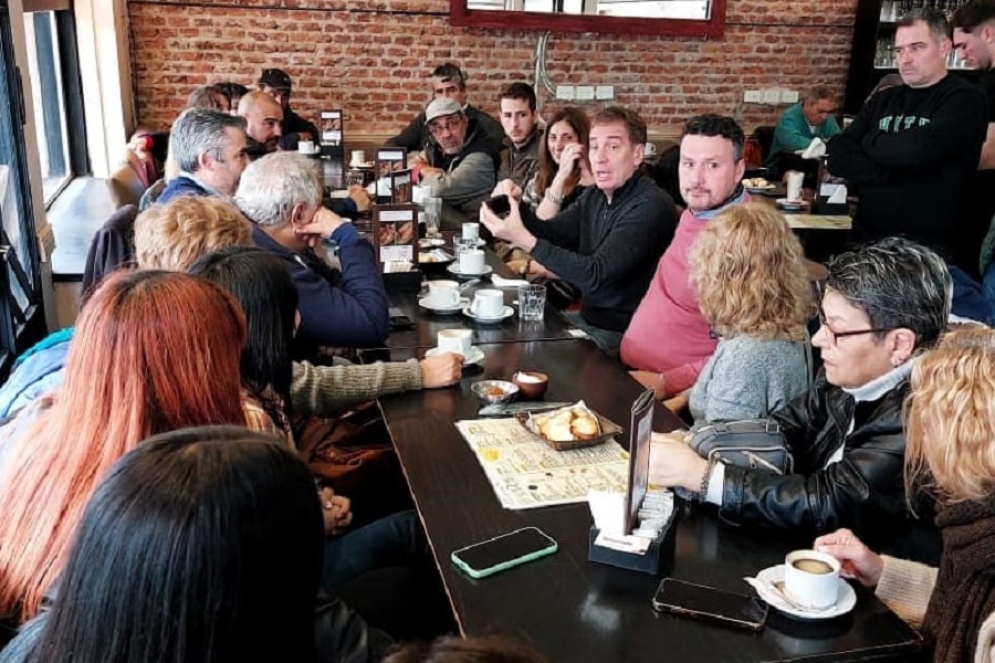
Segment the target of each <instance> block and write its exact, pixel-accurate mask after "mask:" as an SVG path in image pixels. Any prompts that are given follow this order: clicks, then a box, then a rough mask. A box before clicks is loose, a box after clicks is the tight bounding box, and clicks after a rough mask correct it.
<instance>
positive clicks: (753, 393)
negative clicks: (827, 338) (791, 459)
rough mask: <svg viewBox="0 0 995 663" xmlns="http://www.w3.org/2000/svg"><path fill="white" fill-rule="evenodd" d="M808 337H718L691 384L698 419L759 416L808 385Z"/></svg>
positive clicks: (778, 406)
mask: <svg viewBox="0 0 995 663" xmlns="http://www.w3.org/2000/svg"><path fill="white" fill-rule="evenodd" d="M810 364H811V361H810V359H809V349H808V342H807V340H805V341H788V340H784V339H773V340H765V339H759V338H756V337H753V336H747V335H741V336H735V337H733V338H729V339H722V340H721V341H719V345H718V347H717V348H716V349H715V354H713V355H712V357H711V359H709V360H708V363H707V364H705V368H704V370H702V372H701V375H700V376H698V381H697V382H695V384H694V388H693V389H692V390H691V398H690V403H689V404H690V407H691V415H692V416H693V417H694V420H695V423H706V422H715V421H736V420H739V419H759V418H763V417H766V416H767V415H768V414H769V413H771V412H774V411H775V410H779V409H780V408H781V407H783V406H784V405H785V404H787V403H788V402H789V401H790V400H792V399H793V398H794V397H795V396H798V395H800V394H802V393H804V392H805V391H806V390H807V389H808V387H809V375H810V370H809V366H810Z"/></svg>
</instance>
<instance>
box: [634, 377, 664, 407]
mask: <svg viewBox="0 0 995 663" xmlns="http://www.w3.org/2000/svg"><path fill="white" fill-rule="evenodd" d="M629 375H631V376H632V379H633V380H635V381H636V382H638V383H639V384H641V385H643V386H644V387H646V388H647V389H652V390H653V391H655V392H656V398H657V400H662V399H664V398H666V397H667V396H668V394H667V385H666V383H665V382H664V379H663V375H662V374H660V373H654V372H653V371H629Z"/></svg>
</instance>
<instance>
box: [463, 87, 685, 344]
mask: <svg viewBox="0 0 995 663" xmlns="http://www.w3.org/2000/svg"><path fill="white" fill-rule="evenodd" d="M645 144H646V123H645V122H644V121H643V119H642V118H641V117H639V115H638V114H637V113H635V112H634V111H631V110H628V109H626V108H620V107H618V106H611V107H609V108H606V109H604V110H602V111H601V112H600V113H598V114H597V115H596V116H595V117H594V119H593V121H592V122H591V134H590V161H591V171H592V172H593V174H594V179H595V184H596V186H594V187H591V188H589V189H588V190H586V191H585V192H584V193H583V194H581V197H580V198H579V199H578V200H577V202H576V203H574V204H573V205H571V206H570V207H568V208H567V209H566V210H565V211H563V212H561V213H560V214H558V215H556V216H554V217H553V218H552V219H549V220H548V221H543V220H541V219H539V218H538V217H536V216H535V214H534V213H533V212H532V211H531V209H529V207H528V205H512V211H511V214H509V215H508V216H507V217H506V218H504V219H502V218H499V217H498V216H497V215H495V214H494V213H493V212H491V211H490V210H489V209H487V208H486V206H484V207H481V213H480V219H481V221H483V223H484V225H486V226H487V227H488V228H489V229H490V231H491V232H492V233H493V234H494V236H495V237H497V238H498V239H503V240H505V241H507V242H510V243H511V244H512V246H513V247H515V248H519V249H522V250H523V251H526V252H527V253H529V254H531V255H532V257H533V258H534V259H535V261H536V262H538V263H541V266H542V270H544V271H545V272H547V273H549V274H551V275H555V276H556V277H558V278H561V279H563V280H564V281H566V282H567V283H570V284H571V285H573V286H574V287H576V288H577V289H578V290H580V292H581V297H582V303H581V310H580V313H579V314H573V313H568V314H567V317H568V318H569V319H570V321H571V322H573V323H574V324H576V325H577V326H579V327H580V328H582V329H584V330H585V331H587V332H588V333H589V334H590V335H591V338H592V339H593V340H594V341H595V342H596V343H597V344H598V345H599V346H600V347H601V348H602V349H603V350H605V352H607V353H609V354H610V355H613V356H617V355H618V347H619V344H620V343H621V342H622V333H623V332H624V331H625V328H626V327H627V326H628V324H629V320H630V319H631V318H632V314H633V313H634V312H635V310H636V307H637V306H639V302H640V301H641V300H642V298H643V295H644V294H645V293H646V288H647V287H648V286H649V282H650V280H651V279H652V278H653V273H654V272H655V271H656V264H657V262H658V261H659V259H660V256H661V255H662V254H663V251H664V249H666V248H667V245H669V244H670V240H671V239H673V237H674V229H675V228H676V227H677V210H676V209H675V208H674V203H673V201H672V200H671V199H670V196H668V195H667V194H666V193H664V192H663V191H661V190H660V188H659V187H657V186H656V184H654V183H653V181H652V180H650V179H649V178H648V177H646V176H644V175H642V174H641V173H640V171H639V168H640V166H641V165H642V163H643V149H644V146H645Z"/></svg>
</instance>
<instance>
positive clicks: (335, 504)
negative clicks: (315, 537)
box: [318, 487, 352, 536]
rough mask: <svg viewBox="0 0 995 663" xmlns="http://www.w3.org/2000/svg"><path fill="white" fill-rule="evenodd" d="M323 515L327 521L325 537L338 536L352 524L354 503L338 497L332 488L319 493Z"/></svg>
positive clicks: (323, 489)
mask: <svg viewBox="0 0 995 663" xmlns="http://www.w3.org/2000/svg"><path fill="white" fill-rule="evenodd" d="M318 499H319V500H321V515H322V518H323V519H324V521H325V536H336V535H338V534H341V533H342V530H344V529H345V528H346V527H348V526H349V525H350V524H352V502H351V501H350V500H349V498H348V497H342V496H341V495H336V494H335V491H333V490H332V489H331V488H327V487H326V488H322V489H321V490H319V491H318Z"/></svg>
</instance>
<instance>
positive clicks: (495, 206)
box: [484, 194, 511, 219]
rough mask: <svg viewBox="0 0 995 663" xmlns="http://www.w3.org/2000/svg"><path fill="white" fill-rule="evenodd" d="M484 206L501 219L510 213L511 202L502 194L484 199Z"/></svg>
mask: <svg viewBox="0 0 995 663" xmlns="http://www.w3.org/2000/svg"><path fill="white" fill-rule="evenodd" d="M484 204H485V205H487V207H489V208H490V210H491V211H492V212H494V213H495V214H497V215H498V216H499V217H501V218H502V219H503V218H504V217H506V216H508V215H509V214H510V213H511V201H510V200H509V199H508V196H507V195H504V194H502V195H500V196H494V197H493V198H489V199H488V198H485V199H484Z"/></svg>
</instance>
